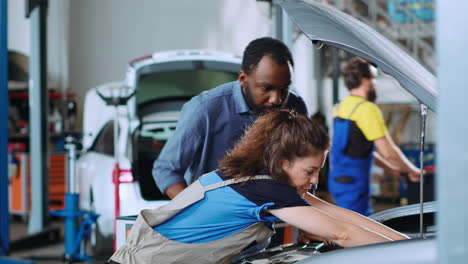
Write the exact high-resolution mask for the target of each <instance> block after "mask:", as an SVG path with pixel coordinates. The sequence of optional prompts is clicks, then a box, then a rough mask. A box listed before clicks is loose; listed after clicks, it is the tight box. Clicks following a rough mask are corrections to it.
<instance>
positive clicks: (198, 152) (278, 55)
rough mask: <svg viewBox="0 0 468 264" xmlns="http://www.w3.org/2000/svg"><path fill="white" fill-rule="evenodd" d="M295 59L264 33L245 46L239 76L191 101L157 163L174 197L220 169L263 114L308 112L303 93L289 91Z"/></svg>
mask: <svg viewBox="0 0 468 264" xmlns="http://www.w3.org/2000/svg"><path fill="white" fill-rule="evenodd" d="M293 66H294V61H293V58H292V56H291V53H290V51H289V49H288V47H287V46H286V45H284V43H282V42H281V41H279V40H276V39H272V38H268V37H264V38H259V39H255V40H253V41H252V42H250V43H249V44H248V45H247V47H246V48H245V51H244V54H243V58H242V66H241V70H240V72H239V75H238V80H237V81H234V82H230V83H226V84H223V85H220V86H218V87H216V88H213V89H211V90H208V91H205V92H202V93H201V94H199V95H198V96H195V97H193V98H192V99H191V100H190V101H189V102H187V103H186V104H185V105H184V106H183V107H182V111H181V113H180V118H179V120H178V122H177V128H176V131H175V133H174V134H173V135H172V136H171V137H170V138H169V140H168V141H167V142H166V144H165V146H164V148H163V149H162V151H161V153H160V155H159V157H158V158H157V159H156V161H155V162H154V166H153V177H154V179H155V182H156V185H157V186H158V187H159V189H160V190H161V192H162V193H165V194H167V196H168V197H169V198H171V199H172V198H174V197H175V196H176V195H177V194H178V193H179V192H181V191H182V190H183V189H184V188H186V187H187V185H188V184H191V183H192V182H194V181H195V180H196V179H198V177H200V176H201V175H203V174H205V173H207V172H210V171H213V170H215V169H216V168H217V166H218V162H219V161H220V160H221V159H222V158H223V157H224V155H226V152H227V151H229V150H230V149H232V147H233V146H234V143H235V142H236V141H238V140H239V139H240V138H241V136H242V135H243V133H244V131H245V129H246V128H247V127H248V126H250V125H251V124H252V123H253V122H254V120H255V119H256V118H257V117H258V116H259V115H260V114H262V113H264V112H268V111H271V110H272V109H277V108H287V109H289V108H294V109H295V110H296V111H297V112H299V113H301V114H305V115H307V108H306V106H305V103H304V101H303V100H302V98H300V97H299V96H297V95H296V94H294V93H293V92H291V91H290V90H289V85H290V84H291V74H292V72H291V71H292V69H293Z"/></svg>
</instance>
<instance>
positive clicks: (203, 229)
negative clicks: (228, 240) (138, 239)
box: [154, 171, 309, 243]
mask: <svg viewBox="0 0 468 264" xmlns="http://www.w3.org/2000/svg"><path fill="white" fill-rule="evenodd" d="M227 179H228V178H226V177H224V176H223V175H222V171H213V172H211V173H209V174H207V175H205V176H204V177H202V178H200V183H201V184H202V185H203V186H207V185H210V184H213V183H216V182H220V181H223V180H227ZM308 205H309V204H308V203H307V202H306V201H305V200H304V199H303V198H302V197H301V196H300V195H299V194H297V192H296V190H295V189H294V188H293V187H291V186H290V185H288V184H284V183H281V182H278V181H275V180H269V179H265V180H251V181H247V182H244V183H238V184H233V185H229V186H224V187H221V188H218V189H214V190H211V191H208V192H206V193H205V198H204V199H203V200H200V201H198V202H196V203H194V204H192V205H191V206H189V207H187V208H185V209H184V210H182V211H181V212H180V213H179V214H177V215H175V216H174V217H172V218H170V219H169V220H168V221H166V222H164V223H162V224H160V225H158V226H157V227H155V228H154V229H155V230H156V231H158V232H159V233H160V234H162V235H163V236H165V237H167V238H169V239H171V240H174V241H178V242H183V243H204V242H210V241H214V240H218V239H222V238H224V237H227V236H229V235H232V234H234V233H237V232H239V231H241V230H243V229H245V228H247V227H249V226H250V225H252V224H254V223H256V222H264V223H265V224H267V225H268V226H271V224H272V221H276V220H278V219H277V218H276V217H274V216H272V215H270V214H268V213H267V212H266V211H265V210H266V209H278V208H284V207H293V206H308Z"/></svg>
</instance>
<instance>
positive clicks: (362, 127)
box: [333, 96, 388, 158]
mask: <svg viewBox="0 0 468 264" xmlns="http://www.w3.org/2000/svg"><path fill="white" fill-rule="evenodd" d="M359 103H361V104H360V105H358V104H359ZM356 106H357V107H356ZM353 110H354V112H353ZM351 113H352V114H351ZM333 117H334V118H341V119H349V120H350V121H351V122H350V130H349V135H348V145H347V147H346V150H345V153H347V154H348V155H349V156H351V157H357V158H360V157H365V156H367V155H369V154H370V152H371V151H372V147H373V141H374V140H376V139H379V138H382V137H384V136H385V135H386V134H387V133H388V130H387V127H386V126H385V121H384V119H383V116H382V112H381V111H380V109H379V107H378V106H377V105H376V104H374V103H372V102H369V101H366V100H365V99H364V98H362V97H359V96H348V97H346V98H345V99H344V100H343V101H341V103H339V104H337V105H336V106H335V108H334V109H333Z"/></svg>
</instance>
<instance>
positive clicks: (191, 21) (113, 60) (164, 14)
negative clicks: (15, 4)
mask: <svg viewBox="0 0 468 264" xmlns="http://www.w3.org/2000/svg"><path fill="white" fill-rule="evenodd" d="M69 14H70V18H69V19H70V22H69V23H70V31H69V40H70V42H69V47H70V51H69V56H70V58H69V61H70V62H71V64H70V66H69V70H70V84H69V85H70V89H71V90H72V91H75V92H76V93H78V94H79V95H80V98H84V94H85V92H86V91H87V90H88V89H89V88H91V87H95V86H97V85H100V84H103V83H106V82H110V81H116V80H121V79H123V78H124V74H125V70H126V64H127V62H128V61H130V60H132V59H134V58H136V57H139V56H142V55H146V54H150V53H153V52H157V51H162V50H168V49H187V48H196V49H216V50H221V51H226V52H232V53H235V54H239V55H241V54H242V51H243V49H244V47H245V46H246V45H247V43H248V42H249V41H250V40H252V39H254V38H256V37H259V36H265V35H270V32H271V25H270V22H269V20H270V17H269V16H270V9H269V5H268V4H267V3H262V2H256V1H255V0H243V1H238V0H224V1H219V0H204V1H190V0H172V1H154V0H137V1H127V0H100V1H95V0H80V1H71V2H70V13H69Z"/></svg>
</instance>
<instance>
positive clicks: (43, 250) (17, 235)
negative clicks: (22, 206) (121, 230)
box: [8, 218, 110, 264]
mask: <svg viewBox="0 0 468 264" xmlns="http://www.w3.org/2000/svg"><path fill="white" fill-rule="evenodd" d="M48 228H51V229H57V228H58V229H60V239H59V240H58V241H56V242H55V243H49V242H47V243H45V245H43V246H42V245H38V246H36V247H30V248H27V249H21V250H12V251H11V252H10V256H8V258H11V259H14V260H21V261H29V262H33V263H45V264H59V263H64V262H63V259H62V256H63V253H64V250H65V248H64V243H63V221H62V220H61V219H55V220H53V221H52V222H51V223H50V225H49V226H48ZM27 230H28V225H27V223H25V222H24V221H21V220H18V219H16V220H15V219H13V218H11V219H10V241H11V244H13V243H15V241H18V240H21V239H24V238H26V237H27V236H28V234H27ZM109 257H110V255H107V256H97V257H96V259H97V260H96V262H94V263H97V264H101V263H106V261H107V259H108V258H109Z"/></svg>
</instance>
